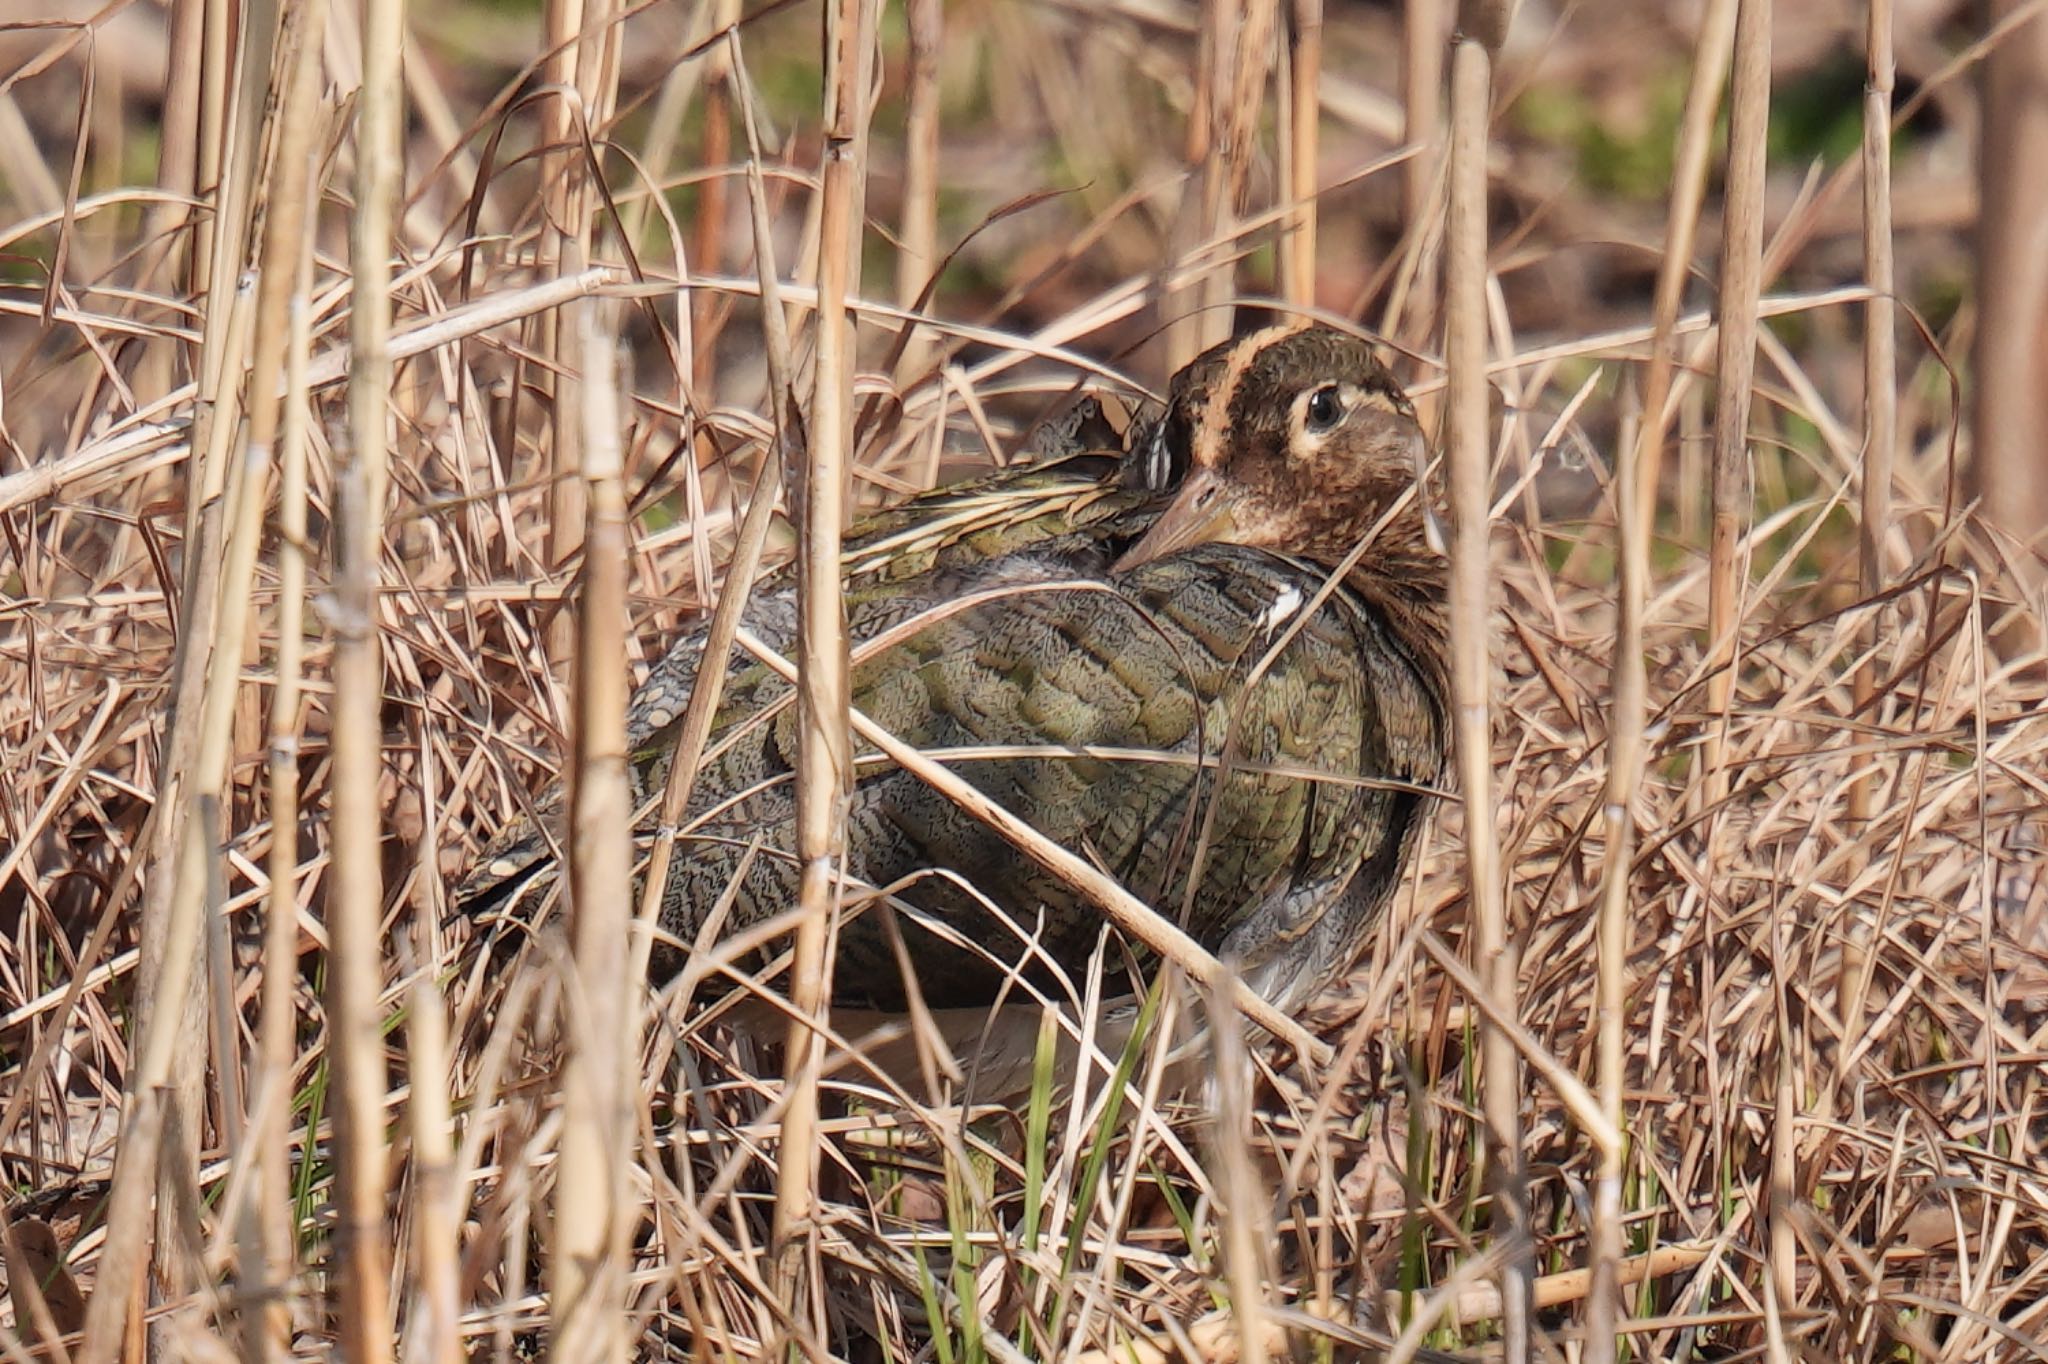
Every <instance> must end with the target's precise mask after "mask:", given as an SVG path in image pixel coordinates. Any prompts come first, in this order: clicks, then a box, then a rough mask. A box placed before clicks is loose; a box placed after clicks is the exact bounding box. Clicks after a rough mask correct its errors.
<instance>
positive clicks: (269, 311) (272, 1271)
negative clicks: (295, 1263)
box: [199, 0, 327, 1359]
mask: <svg viewBox="0 0 2048 1364" xmlns="http://www.w3.org/2000/svg"><path fill="white" fill-rule="evenodd" d="M326 28H327V4H326V0H304V3H300V4H295V5H293V6H292V7H291V8H290V9H289V10H288V11H287V12H286V14H285V22H284V27H283V31H282V33H281V35H280V41H279V46H280V51H281V60H280V70H281V72H282V78H283V80H284V82H285V88H284V90H283V91H282V93H281V99H280V105H279V110H278V116H277V119H276V122H275V125H274V132H273V135H272V142H273V150H272V153H271V172H270V183H269V186H268V193H267V202H266V206H265V210H264V214H265V218H264V240H263V255H262V262H261V272H260V275H259V277H258V278H259V291H258V294H257V299H256V316H255V344H254V347H253V350H252V352H251V358H252V361H253V368H252V371H251V382H250V386H249V397H248V408H249V418H248V438H247V444H246V446H245V447H244V454H243V468H242V471H241V477H240V481H241V489H240V493H239V495H238V500H237V506H236V509H235V525H234V531H233V535H232V537H231V539H230V542H229V547H228V564H227V566H226V569H225V571H224V574H223V578H222V583H221V593H222V597H221V612H220V616H219V621H220V637H219V642H218V644H217V646H216V656H215V667H216V669H217V670H218V669H220V668H221V667H222V665H223V663H224V662H227V661H229V660H231V669H232V670H231V671H230V673H229V674H228V675H229V676H230V677H232V676H235V675H238V674H239V671H240V667H241V659H242V654H243V644H242V641H243V638H244V632H245V630H246V628H247V627H248V625H249V623H250V622H249V617H250V615H251V614H252V612H253V610H254V605H253V590H254V587H255V577H256V574H255V570H256V556H257V551H258V549H259V546H260V540H261V533H262V525H263V512H264V507H265V504H266V492H267V487H266V483H267V480H268V477H269V472H270V468H271V466H272V464H273V463H275V462H276V459H275V449H276V444H277V441H278V437H279V432H280V429H281V428H282V427H283V425H284V418H285V416H286V413H285V408H284V403H285V401H286V400H287V398H286V394H285V393H284V390H285V389H286V388H287V387H288V386H289V385H290V381H291V376H292V375H293V374H296V375H297V376H298V379H299V387H298V389H297V394H296V396H297V398H298V400H299V402H300V404H301V410H300V411H299V412H297V413H295V414H292V415H294V416H296V417H297V419H298V424H297V429H296V431H288V432H287V433H286V434H287V435H288V436H295V437H296V439H297V440H298V442H299V445H298V449H297V451H296V459H297V461H298V468H297V470H296V486H295V487H292V488H287V489H286V490H285V492H286V494H287V495H288V496H291V497H294V498H295V499H296V503H297V505H296V513H297V516H298V517H299V524H298V527H297V533H296V535H295V536H294V535H293V534H292V533H291V532H290V531H289V530H288V531H287V533H286V536H285V538H286V540H287V541H288V542H289V543H288V545H287V546H286V547H285V548H283V549H281V550H280V553H281V554H283V553H289V554H291V555H292V556H293V558H294V560H295V564H294V568H295V570H296V572H297V575H298V577H297V582H296V584H289V583H288V584H287V585H286V586H287V590H288V595H287V598H286V600H288V601H289V603H290V614H291V617H292V619H291V622H290V625H291V630H292V632H293V634H292V635H291V636H290V647H291V648H292V650H293V651H294V657H293V658H292V660H291V674H292V680H291V682H290V684H289V688H290V690H289V695H287V691H286V685H285V684H283V683H280V686H279V691H278V694H277V704H278V705H279V706H280V707H288V709H284V710H283V712H282V715H283V716H284V717H286V718H285V723H286V724H287V729H286V733H287V734H289V733H291V732H292V729H291V726H295V724H296V712H297V709H298V684H299V679H298V676H297V673H298V669H299V663H298V660H297V657H296V655H297V652H298V651H299V650H300V648H301V647H302V646H301V642H300V640H299V639H298V638H297V637H296V631H297V630H298V628H299V608H300V605H301V599H302V597H303V594H304V573H305V567H304V558H303V555H302V553H301V550H302V547H303V544H304V539H305V527H304V516H305V472H304V457H305V451H304V439H305V429H304V412H303V401H304V386H303V381H304V373H305V361H306V357H305V349H306V347H305V341H306V336H305V327H304V325H303V313H304V307H305V290H306V288H307V284H308V276H309V273H310V269H311V259H312V238H313V231H312V224H313V208H314V199H315V194H316V187H315V185H314V184H313V175H314V170H315V167H316V164H317V158H318V156H319V154H320V143H321V137H322V134H323V133H324V132H325V131H326V129H325V120H324V119H322V118H321V117H320V116H319V114H320V107H319V102H320V73H321V60H322V56H323V54H324V52H325V50H326V43H325V38H326ZM279 367H283V368H284V369H285V371H286V372H285V373H283V374H280V373H279V372H278V370H279ZM285 661H286V660H285V659H284V658H283V657H282V656H280V659H279V663H280V667H281V668H282V665H283V664H284V663H285ZM235 690H236V689H235V688H234V687H232V686H231V685H230V686H225V687H223V688H222V693H224V694H216V693H213V692H209V695H208V710H207V713H206V715H205V717H204V719H205V724H204V725H203V726H202V735H201V739H200V750H201V759H200V774H199V775H200V781H201V783H202V786H201V788H200V789H201V792H202V796H201V799H202V800H205V799H207V798H209V794H208V793H209V789H210V796H211V798H212V799H216V800H221V799H224V798H225V796H226V790H225V783H226V781H227V776H228V763H229V758H230V756H231V754H230V746H231V742H232V739H233V732H232V721H233V716H232V707H233V704H234V701H235V696H234V694H233V693H234V692H235ZM215 707H218V710H216V709H215ZM277 721H278V717H273V726H275V725H276V723H277ZM272 761H273V763H275V764H278V766H277V767H274V768H273V772H272V777H273V781H272V795H273V798H274V797H275V795H276V792H277V790H278V789H279V788H281V787H282V788H286V789H287V790H288V791H289V794H288V795H287V796H286V797H285V805H284V808H283V810H282V811H279V810H277V809H275V808H273V811H272V814H273V821H274V822H273V824H272V826H271V829H272V832H271V871H272V875H273V877H276V876H277V873H278V872H279V871H283V873H284V875H283V877H282V880H283V885H282V887H281V888H280V887H279V886H278V885H277V884H276V882H275V880H274V881H273V885H272V894H273V897H274V898H273V901H272V905H271V913H272V914H273V915H276V914H277V912H278V910H279V907H280V906H282V909H283V921H284V922H283V927H284V929H285V930H286V931H288V932H289V934H290V937H289V940H288V942H284V943H281V944H280V948H279V950H278V951H276V952H274V953H273V954H272V956H271V958H270V960H268V961H267V962H266V964H265V972H264V987H265V995H264V999H265V1008H266V1010H269V1011H275V1010H276V1009H277V1008H278V1007H279V1005H278V1004H277V1003H275V1002H274V997H281V1000H282V1008H283V1010H284V1016H283V1019H282V1021H281V1022H280V1023H278V1024H277V1025H276V1026H275V1027H273V1028H272V1029H271V1031H270V1033H269V1034H268V1035H266V1036H265V1037H264V1038H263V1039H262V1044H263V1047H264V1052H263V1056H262V1064H261V1067H260V1069H259V1070H258V1071H257V1072H256V1075H257V1085H256V1091H257V1092H256V1096H255V1098H254V1101H253V1104H252V1108H253V1113H252V1117H254V1116H256V1115H260V1121H261V1130H260V1131H251V1132H249V1133H248V1134H246V1137H245V1136H244V1134H242V1133H241V1132H240V1131H239V1130H231V1137H232V1140H231V1144H230V1150H231V1151H232V1152H233V1153H234V1154H235V1155H236V1156H237V1157H238V1158H241V1159H255V1160H257V1161H258V1162H260V1163H261V1165H262V1170H263V1179H262V1183H261V1185H260V1187H261V1188H263V1189H264V1191H265V1192H266V1193H267V1194H268V1195H269V1196H270V1198H269V1200H264V1201H259V1202H258V1203H251V1204H245V1205H244V1206H245V1208H246V1210H247V1211H246V1214H245V1216H244V1218H243V1219H242V1222H243V1225H242V1226H241V1227H239V1228H238V1230H237V1240H238V1242H239V1249H240V1254H241V1266H240V1268H241V1279H242V1283H243V1286H244V1290H245V1300H246V1303H247V1307H246V1308H245V1310H244V1313H243V1317H242V1342H243V1348H244V1350H245V1352H246V1354H247V1356H248V1357H249V1358H251V1359H277V1358H282V1356H283V1354H284V1352H285V1351H286V1350H288V1349H289V1346H290V1326H291V1321H290V1310H289V1305H288V1304H287V1302H286V1300H285V1298H284V1292H285V1287H286V1283H287V1280H288V1276H289V1270H288V1268H287V1267H288V1266H289V1264H290V1262H291V1258H292V1247H291V1245H290V1230H289V1215H290V1204H289V1198H288V1193H287V1192H286V1191H287V1190H288V1188H289V1182H290V1175H289V1154H288V1152H287V1150H286V1149H285V1143H284V1140H283V1136H284V1132H285V1130H286V1127H287V1125H288V1122H287V1119H288V1115H289V1112H290V1108H291V1096H290V1093H289V1088H290V1084H291V1047H292V1042H293V1038H292V1036H291V1024H290V1014H291V991H292V989H293V988H294V987H295V984H296V981H297V978H298V952H297V935H298V921H297V918H296V904H295V901H294V899H293V891H294V888H295V887H296V884H297V882H296V878H295V877H294V876H293V875H292V870H293V869H294V868H295V867H296V866H297V862H298V837H297V825H298V818H297V788H296V782H297V779H298V764H297V761H296V755H295V754H294V755H293V757H292V760H291V761H290V762H289V763H288V764H285V763H283V762H282V761H281V759H280V755H279V754H278V753H277V752H276V751H275V750H273V754H272ZM279 814H282V816H283V822H282V823H279V822H275V820H276V817H277V816H278V815H279ZM216 917H217V916H216ZM279 929H280V925H278V924H277V923H275V922H273V923H272V925H271V928H270V931H271V934H272V935H273V936H274V937H280V938H281V935H280V933H279ZM223 955H224V954H223ZM225 968H226V962H225V960H224V959H223V960H222V961H221V962H220V963H219V969H220V970H221V971H222V973H223V975H224V974H225ZM273 973H274V974H275V976H276V979H275V980H273V979H272V975H273ZM224 983H225V982H224ZM216 993H217V994H218V993H219V991H218V990H217V991H216ZM231 999H232V995H231V994H230V995H229V996H228V997H227V998H223V999H220V1000H219V1001H218V1007H219V1008H220V1009H221V1011H222V1013H223V1015H224V1016H223V1018H222V1019H221V1021H220V1022H219V1023H218V1025H217V1026H216V1028H215V1037H216V1040H217V1042H219V1043H220V1044H221V1045H220V1046H218V1047H217V1054H218V1055H219V1057H220V1060H219V1064H220V1065H221V1066H222V1067H223V1068H224V1070H227V1071H229V1072H230V1073H231V1069H232V1067H233V1066H234V1065H235V1064H237V1063H236V1062H235V1060H234V1058H233V1057H232V1055H231V1053H230V1050H229V1045H228V1044H229V1043H230V1042H231V1041H232V1039H233V1038H234V1037H235V1036H236V1035H237V1034H238V1032H239V1024H238V1022H237V1020H236V1016H235V1014H234V1012H233V1010H232V1008H231V1006H230V1000H231ZM266 1023H268V1020H266ZM280 1032H281V1033H282V1034H283V1035H282V1036H279V1035H278V1033H280ZM229 1122H230V1126H231V1129H238V1128H239V1125H240V1122H241V1115H240V1114H234V1113H231V1114H230V1116H229Z"/></svg>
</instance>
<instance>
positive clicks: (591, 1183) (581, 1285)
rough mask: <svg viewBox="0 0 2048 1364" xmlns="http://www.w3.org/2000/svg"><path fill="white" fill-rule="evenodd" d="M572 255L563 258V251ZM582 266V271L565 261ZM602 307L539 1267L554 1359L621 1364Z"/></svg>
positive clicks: (626, 948) (609, 455)
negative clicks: (569, 969)
mask: <svg viewBox="0 0 2048 1364" xmlns="http://www.w3.org/2000/svg"><path fill="white" fill-rule="evenodd" d="M572 251H573V248H572ZM577 263H578V264H580V262H577ZM599 310H600V305H599V304H598V303H597V302H596V301H595V300H584V301H583V302H581V303H578V304H577V305H575V307H574V309H573V317H574V321H575V327H574V328H573V330H574V331H575V332H576V333H577V340H578V342H579V344H580V348H581V351H582V365H581V370H582V374H581V377H580V381H579V384H578V392H579V393H580V394H581V395H582V400H583V409H582V411H581V412H580V413H579V414H578V416H579V419H580V420H581V421H582V423H583V432H582V436H583V440H582V445H583V461H582V476H583V479H584V481H585V484H586V489H585V497H584V499H583V501H584V505H585V506H586V507H587V508H588V513H589V525H588V527H587V530H586V533H585V535H584V537H583V544H584V546H585V551H586V552H585V554H584V560H583V592H582V600H581V602H580V604H579V609H578V611H577V613H576V621H577V626H578V630H577V640H576V655H575V661H576V668H575V680H574V686H573V699H574V704H575V716H576V724H575V731H574V739H575V743H574V752H575V766H574V769H573V773H572V776H571V781H570V788H569V789H570V802H571V814H570V821H571V823H570V850H569V874H570V878H571V889H570V895H571V912H572V915H573V936H574V948H575V974H574V977H573V985H574V988H572V989H571V990H569V991H568V993H567V996H566V1005H567V1014H566V1018H567V1026H566V1029H565V1031H566V1034H567V1036H568V1040H569V1046H568V1056H567V1060H566V1064H565V1069H564V1077H563V1105H564V1106H563V1123H562V1136H561V1143H560V1150H561V1159H560V1161H559V1162H558V1163H557V1165H556V1173H555V1224H554V1225H555V1240H554V1245H553V1247H552V1253H551V1255H550V1259H549V1268H550V1270H551V1271H552V1274H551V1277H550V1282H549V1290H550V1293H549V1308H550V1314H551V1323H550V1328H551V1335H552V1338H553V1340H554V1342H555V1346H554V1348H555V1351H556V1354H557V1355H558V1357H560V1358H563V1359H566V1360H571V1361H578V1364H603V1361H607V1360H610V1361H621V1362H622V1361H624V1360H626V1359H628V1358H629V1357H630V1343H629V1341H628V1339H627V1336H626V1332H625V1325H626V1247H627V1244H628V1238H629V1237H630V1235H631V1234H632V1232H633V1229H634V1227H635V1226H636V1225H637V1224H638V1222H639V1217H638V1213H637V1209H636V1208H635V1207H634V1206H633V1205H632V1204H631V1203H629V1201H628V1190H627V1163H628V1161H629V1159H630V1151H631V1143H632V1137H633V1128H634V1121H633V1112H632V1106H633V1099H634V1097H635V1096H637V1094H638V1092H639V1086H638V1084H637V1083H635V1082H634V1080H633V1079H632V1075H631V1072H632V1070H633V1069H634V1068H635V1067H636V1066H637V1065H638V1063H639V1057H640V1046H639V1027H638V1023H639V1008H638V1000H637V999H635V998H633V997H631V996H629V994H628V993H627V992H626V991H624V990H622V989H621V988H620V982H622V981H623V980H625V979H626V967H627V963H628V962H629V961H630V959H631V953H630V945H631V944H630V938H631V926H632V921H633V909H632V884H633V883H632V827H633V810H632V797H631V795H630V793H629V791H628V789H627V772H626V731H625V716H626V702H627V699H628V693H627V686H626V668H625V654H626V560H627V556H628V554H629V552H630V546H629V543H628V537H627V532H626V491H625V484H624V473H625V469H624V459H623V456H622V454H621V451H620V437H619V405H618V400H617V391H618V390H617V384H616V380H615V377H614V370H615V369H616V365H617V361H616V357H615V355H614V350H615V342H614V340H613V337H612V333H611V330H610V328H609V327H607V326H605V325H603V323H602V321H601V318H600V315H599Z"/></svg>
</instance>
